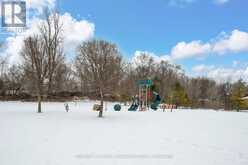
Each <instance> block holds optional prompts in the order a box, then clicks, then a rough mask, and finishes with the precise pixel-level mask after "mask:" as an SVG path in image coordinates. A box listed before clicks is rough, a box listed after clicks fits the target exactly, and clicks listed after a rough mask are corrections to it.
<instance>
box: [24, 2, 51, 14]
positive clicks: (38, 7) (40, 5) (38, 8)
mask: <svg viewBox="0 0 248 165" xmlns="http://www.w3.org/2000/svg"><path fill="white" fill-rule="evenodd" d="M26 4H27V8H28V9H33V10H35V12H38V13H39V14H41V13H42V10H43V9H44V8H54V7H55V5H56V0H26Z"/></svg>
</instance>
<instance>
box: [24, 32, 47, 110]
mask: <svg viewBox="0 0 248 165" xmlns="http://www.w3.org/2000/svg"><path fill="white" fill-rule="evenodd" d="M45 51H46V50H45V49H44V42H42V40H41V39H40V37H39V36H33V37H28V38H26V39H25V41H24V46H23V49H22V52H21V55H22V57H23V67H24V70H25V72H26V74H27V75H29V76H30V78H31V79H32V80H33V81H34V83H35V86H36V93H37V99H38V113H41V100H42V94H43V85H44V81H45V78H46V77H47V75H48V61H49V58H48V56H47V54H46V52H45Z"/></svg>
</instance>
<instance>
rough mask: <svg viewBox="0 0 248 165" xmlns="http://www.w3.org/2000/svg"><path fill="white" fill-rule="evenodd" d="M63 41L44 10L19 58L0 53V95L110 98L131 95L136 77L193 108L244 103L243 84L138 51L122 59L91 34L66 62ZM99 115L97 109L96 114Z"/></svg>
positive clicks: (53, 17) (54, 18)
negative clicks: (195, 73)
mask: <svg viewBox="0 0 248 165" xmlns="http://www.w3.org/2000/svg"><path fill="white" fill-rule="evenodd" d="M64 49H66V48H64V47H63V24H62V22H61V20H60V16H59V15H58V14H56V13H52V14H49V15H47V18H46V20H45V21H44V22H42V23H41V24H40V26H39V33H38V34H35V35H32V36H30V37H28V38H26V39H25V41H24V44H23V48H22V51H21V52H20V57H21V61H20V63H19V64H14V65H13V64H12V65H10V64H8V60H7V59H3V58H1V59H0V69H1V70H0V72H1V73H0V99H1V100H30V101H31V100H34V99H35V100H36V99H38V102H39V105H38V110H39V112H41V105H40V102H41V100H54V101H63V100H69V99H73V98H74V97H75V96H77V97H89V98H93V99H101V100H102V102H101V104H102V105H103V100H112V101H123V102H126V101H130V100H131V97H132V96H133V95H135V94H137V93H138V89H137V84H136V83H137V81H138V80H141V79H152V80H153V82H154V85H153V87H152V89H153V90H154V91H156V92H158V93H159V94H160V95H161V97H162V99H163V102H164V103H168V104H176V105H177V106H183V107H192V108H214V109H219V108H224V109H226V110H232V109H236V110H241V109H247V108H248V104H247V102H246V101H245V100H243V99H242V98H243V97H245V96H246V94H248V86H247V84H246V83H245V82H244V81H242V80H239V81H237V82H235V83H229V82H226V83H222V84H220V83H216V82H215V81H214V80H211V79H208V78H205V77H198V78H191V77H188V76H186V75H185V73H184V71H183V69H182V68H181V67H180V66H178V65H175V64H171V63H169V62H167V61H160V62H157V61H155V60H154V59H153V57H151V56H150V55H149V54H146V53H143V54H141V55H140V56H137V57H135V59H134V60H133V61H131V62H130V61H125V60H124V59H123V57H122V54H121V52H120V50H119V48H118V47H117V45H115V44H114V43H111V42H108V41H104V40H90V41H86V42H83V43H81V45H79V46H78V48H77V50H76V52H77V54H76V56H75V58H74V60H73V61H71V62H68V60H66V55H65V54H64V51H63V50H64ZM99 115H101V114H99Z"/></svg>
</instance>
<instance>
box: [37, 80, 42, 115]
mask: <svg viewBox="0 0 248 165" xmlns="http://www.w3.org/2000/svg"><path fill="white" fill-rule="evenodd" d="M37 89H38V91H37V95H38V113H41V112H42V111H41V96H42V83H41V81H40V80H39V81H38V84H37Z"/></svg>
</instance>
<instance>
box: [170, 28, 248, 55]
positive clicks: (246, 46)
mask: <svg viewBox="0 0 248 165" xmlns="http://www.w3.org/2000/svg"><path fill="white" fill-rule="evenodd" d="M241 52H248V33H247V32H243V31H240V30H237V29H236V30H233V31H232V32H231V33H230V34H226V33H224V32H222V33H220V35H218V36H217V37H216V38H214V39H211V40H210V41H209V42H206V43H203V42H202V41H199V40H198V41H191V42H188V43H186V42H184V41H182V42H179V43H177V44H176V46H174V47H173V48H172V49H171V52H170V53H169V54H170V57H171V59H173V60H180V59H187V58H193V57H202V56H204V55H209V54H218V55H223V54H230V53H241Z"/></svg>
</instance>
